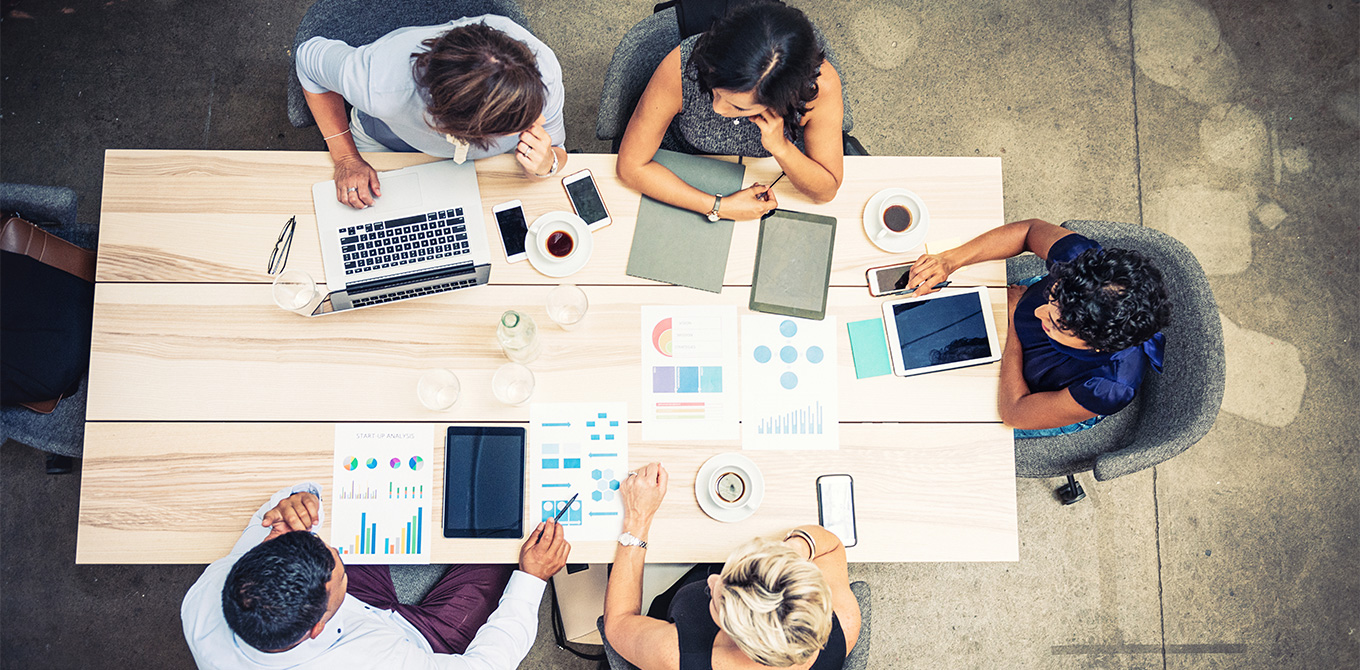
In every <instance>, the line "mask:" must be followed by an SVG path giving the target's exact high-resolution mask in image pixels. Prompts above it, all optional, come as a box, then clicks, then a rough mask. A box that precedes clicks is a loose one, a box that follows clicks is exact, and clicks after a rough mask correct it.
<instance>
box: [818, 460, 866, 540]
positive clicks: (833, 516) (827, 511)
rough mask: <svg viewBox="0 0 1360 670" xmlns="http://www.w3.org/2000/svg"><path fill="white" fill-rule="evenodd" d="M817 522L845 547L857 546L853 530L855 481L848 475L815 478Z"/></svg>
mask: <svg viewBox="0 0 1360 670" xmlns="http://www.w3.org/2000/svg"><path fill="white" fill-rule="evenodd" d="M817 522H818V523H820V524H821V525H822V528H825V529H827V530H829V531H831V532H832V533H835V534H836V537H839V538H840V539H841V543H842V544H844V545H845V546H847V547H853V546H855V545H856V544H859V536H858V534H857V532H856V528H855V480H854V478H853V477H851V476H850V475H822V476H821V477H818V478H817Z"/></svg>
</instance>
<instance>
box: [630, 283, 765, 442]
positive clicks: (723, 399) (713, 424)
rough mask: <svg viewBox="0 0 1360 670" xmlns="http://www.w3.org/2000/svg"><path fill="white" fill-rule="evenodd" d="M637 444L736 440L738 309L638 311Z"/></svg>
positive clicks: (738, 425)
mask: <svg viewBox="0 0 1360 670" xmlns="http://www.w3.org/2000/svg"><path fill="white" fill-rule="evenodd" d="M640 345H641V347H642V412H643V414H642V439H643V440H646V441H649V442H650V441H661V440H735V439H737V438H738V437H740V435H741V411H740V410H741V396H740V395H739V394H738V393H737V386H738V385H737V355H738V354H737V308H736V307H735V306H733V305H712V306H700V305H688V306H653V305H646V306H643V308H642V340H641V342H640Z"/></svg>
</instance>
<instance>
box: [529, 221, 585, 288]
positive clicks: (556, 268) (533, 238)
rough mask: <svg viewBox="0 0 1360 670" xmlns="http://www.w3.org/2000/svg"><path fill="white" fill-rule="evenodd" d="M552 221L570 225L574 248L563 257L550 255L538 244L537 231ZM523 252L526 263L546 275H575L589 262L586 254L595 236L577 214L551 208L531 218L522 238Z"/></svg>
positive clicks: (546, 226)
mask: <svg viewBox="0 0 1360 670" xmlns="http://www.w3.org/2000/svg"><path fill="white" fill-rule="evenodd" d="M555 223H564V224H566V225H568V226H571V229H572V233H573V234H574V235H575V237H576V251H574V252H572V254H571V255H570V256H568V257H566V258H553V257H552V256H551V255H549V254H546V253H543V249H542V248H540V247H539V244H538V234H539V232H540V231H542V230H544V229H546V228H548V227H549V226H551V225H552V224H555ZM524 246H525V249H524V253H525V255H527V256H528V257H529V265H532V266H534V269H535V270H538V271H539V272H541V273H543V274H545V275H547V276H549V277H566V276H567V275H572V274H575V273H576V272H578V271H580V269H581V268H583V267H585V266H586V263H588V262H589V261H590V253H591V252H592V251H594V249H595V238H594V237H593V236H592V235H591V234H590V229H589V228H587V227H586V222H585V221H583V220H581V217H579V216H576V215H575V214H572V213H571V212H562V211H552V212H548V213H546V214H544V215H543V216H540V217H538V218H537V219H534V223H533V225H531V226H529V232H528V233H526V234H525V237H524Z"/></svg>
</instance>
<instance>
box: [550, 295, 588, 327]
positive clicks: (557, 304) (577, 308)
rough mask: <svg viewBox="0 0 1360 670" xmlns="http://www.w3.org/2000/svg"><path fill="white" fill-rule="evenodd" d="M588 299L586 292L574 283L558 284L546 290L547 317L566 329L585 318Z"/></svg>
mask: <svg viewBox="0 0 1360 670" xmlns="http://www.w3.org/2000/svg"><path fill="white" fill-rule="evenodd" d="M589 308H590V301H589V300H587V299H586V292H585V291H582V290H581V289H580V288H579V287H577V286H576V285H575V284H560V285H558V286H557V288H554V289H553V290H551V291H548V318H550V319H552V320H553V322H554V323H556V324H557V325H559V326H562V327H563V328H566V329H571V328H574V327H575V326H576V324H578V323H581V320H582V319H584V318H586V310H587V309H589Z"/></svg>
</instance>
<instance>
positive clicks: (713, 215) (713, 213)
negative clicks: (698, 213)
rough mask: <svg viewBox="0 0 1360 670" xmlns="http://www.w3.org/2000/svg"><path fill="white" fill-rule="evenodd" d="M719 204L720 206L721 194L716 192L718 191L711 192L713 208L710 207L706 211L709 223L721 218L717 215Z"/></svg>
mask: <svg viewBox="0 0 1360 670" xmlns="http://www.w3.org/2000/svg"><path fill="white" fill-rule="evenodd" d="M721 206H722V195H721V194H718V193H714V194H713V209H711V210H709V211H708V220H709V222H710V223H717V222H718V219H719V218H721V217H719V216H718V208H719V207H721Z"/></svg>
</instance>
